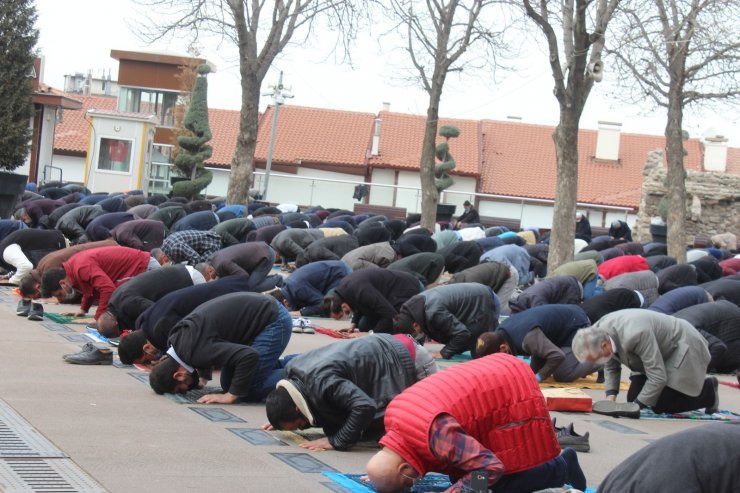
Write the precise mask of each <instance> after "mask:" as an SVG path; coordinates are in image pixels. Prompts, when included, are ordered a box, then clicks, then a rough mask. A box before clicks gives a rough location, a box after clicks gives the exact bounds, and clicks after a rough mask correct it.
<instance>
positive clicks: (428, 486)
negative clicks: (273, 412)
mask: <svg viewBox="0 0 740 493" xmlns="http://www.w3.org/2000/svg"><path fill="white" fill-rule="evenodd" d="M321 474H323V475H324V476H326V477H327V478H329V479H331V480H332V481H334V482H335V483H338V484H340V485H341V486H342V487H343V488H344V489H345V490H346V491H349V492H350V493H373V492H374V491H375V489H374V488H373V486H372V484H371V483H368V482H364V481H362V479H361V478H362V477H363V476H364V474H341V473H336V472H327V471H324V472H322V473H321ZM449 487H450V480H449V478H448V477H447V476H446V475H444V474H427V475H426V476H424V477H423V478H421V479H420V480H419V482H417V483H416V484H415V485H414V487H413V488H412V489H411V490H408V491H412V492H419V493H421V492H427V491H444V490H446V489H447V488H449ZM584 493H596V490H595V489H593V488H586V491H585V492H584Z"/></svg>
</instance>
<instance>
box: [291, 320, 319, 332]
mask: <svg viewBox="0 0 740 493" xmlns="http://www.w3.org/2000/svg"><path fill="white" fill-rule="evenodd" d="M293 333H294V334H314V333H315V331H314V330H313V328H312V327H311V321H310V320H309V319H307V318H304V317H298V318H294V319H293Z"/></svg>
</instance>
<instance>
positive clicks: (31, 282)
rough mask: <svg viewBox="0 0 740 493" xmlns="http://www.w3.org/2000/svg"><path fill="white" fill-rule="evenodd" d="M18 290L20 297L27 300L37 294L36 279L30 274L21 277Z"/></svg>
mask: <svg viewBox="0 0 740 493" xmlns="http://www.w3.org/2000/svg"><path fill="white" fill-rule="evenodd" d="M18 288H19V289H20V292H21V296H25V297H27V298H31V297H32V296H35V295H37V294H39V288H38V287H36V278H35V277H34V276H33V274H31V273H30V272H29V273H28V274H26V275H25V276H23V278H22V279H21V282H20V283H19V284H18Z"/></svg>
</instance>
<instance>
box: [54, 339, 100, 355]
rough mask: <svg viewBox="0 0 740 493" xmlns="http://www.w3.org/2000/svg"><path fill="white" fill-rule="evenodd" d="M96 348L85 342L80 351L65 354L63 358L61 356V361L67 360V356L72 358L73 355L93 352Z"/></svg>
mask: <svg viewBox="0 0 740 493" xmlns="http://www.w3.org/2000/svg"><path fill="white" fill-rule="evenodd" d="M96 349H97V348H96V347H95V345H94V344H93V343H92V342H86V343H85V345H84V346H82V347H81V348H80V350H79V351H78V352H76V353H67V354H65V355H64V356H62V359H67V357H68V356H74V355H75V354H80V353H88V352H90V351H95V350H96Z"/></svg>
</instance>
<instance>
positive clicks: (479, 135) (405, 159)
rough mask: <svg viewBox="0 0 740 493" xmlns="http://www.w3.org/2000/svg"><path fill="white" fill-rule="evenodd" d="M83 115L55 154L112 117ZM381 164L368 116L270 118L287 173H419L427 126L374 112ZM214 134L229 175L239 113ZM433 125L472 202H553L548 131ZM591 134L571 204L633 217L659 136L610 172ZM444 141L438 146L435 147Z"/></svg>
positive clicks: (219, 113) (582, 140) (69, 123)
mask: <svg viewBox="0 0 740 493" xmlns="http://www.w3.org/2000/svg"><path fill="white" fill-rule="evenodd" d="M74 97H75V98H76V99H79V100H80V101H82V102H83V109H82V110H79V111H66V112H65V113H64V122H63V123H62V124H60V125H58V126H57V132H56V136H55V139H54V150H55V151H56V152H62V153H71V154H77V155H84V154H85V152H86V150H87V138H88V133H89V125H88V124H87V122H86V121H85V120H84V115H85V112H86V111H87V110H88V109H90V108H96V109H101V110H114V109H115V108H116V98H112V97H101V96H79V95H74ZM272 110H273V108H272V107H268V109H267V111H266V112H265V113H264V114H263V115H262V117H261V118H260V122H259V130H258V140H257V148H256V151H255V160H256V161H258V162H264V161H265V160H266V158H267V149H268V146H269V139H270V130H271V126H272V116H273V113H272ZM378 117H379V118H380V120H381V129H380V145H379V155H378V156H373V157H370V158H367V153H368V151H369V149H370V146H371V143H372V133H373V128H374V124H375V123H374V122H375V119H376V116H375V115H373V114H372V113H358V112H351V111H338V110H329V109H320V108H306V107H300V106H290V105H287V106H282V107H281V108H280V113H279V115H278V128H277V131H276V132H277V133H276V138H277V139H276V142H275V149H274V152H273V162H274V163H283V164H288V165H294V164H295V163H296V162H297V161H301V162H302V163H303V165H304V166H305V165H308V166H311V165H312V164H313V165H328V166H336V167H337V169H342V168H343V169H362V168H364V167H365V166H366V165H369V166H373V167H386V168H394V169H401V170H418V169H419V159H420V155H421V143H422V138H423V132H424V123H425V117H424V116H419V115H406V114H401V113H391V112H381V113H380V114H379V115H378ZM209 123H210V126H211V131H212V132H213V140H211V145H212V146H213V156H212V157H211V159H210V160H209V161H208V162H207V164H208V165H209V166H214V167H219V168H228V167H229V166H230V165H231V160H232V157H233V153H234V149H235V148H236V137H237V134H238V132H239V112H238V111H234V110H219V109H209ZM441 125H455V126H457V127H458V128H460V131H461V133H460V137H458V138H456V139H452V140H451V142H450V149H451V153H452V155H453V156H454V157H455V160H456V161H457V168H456V169H455V174H459V175H468V176H480V181H479V185H478V190H477V191H478V192H481V193H489V194H495V195H504V196H513V197H530V198H541V199H553V198H554V196H555V146H554V143H553V140H552V132H553V130H554V128H553V127H549V126H544V125H532V124H526V123H521V122H508V121H492V120H483V121H480V122H479V121H475V120H453V119H446V118H441V119H440V126H441ZM597 135H598V133H597V131H595V130H581V131H580V133H579V190H578V201H579V202H587V203H597V204H605V205H616V206H627V207H635V208H637V207H639V203H640V188H641V186H642V172H643V166H644V163H645V160H646V158H647V154H648V153H649V152H650V151H652V150H654V149H660V148H663V147H664V138H663V137H662V136H652V135H637V134H628V133H623V134H621V136H620V148H619V156H620V159H619V161H617V162H610V161H598V160H596V159H594V154H595V150H596V139H597ZM440 141H442V138H441V137H438V138H437V142H440ZM684 147H685V148H686V150H687V151H688V155H687V156H686V159H685V166H686V169H688V170H696V171H701V170H702V159H703V151H702V145H701V143H700V141H699V140H697V139H690V140H688V141H686V142H685V143H684ZM727 172H728V173H731V174H736V175H740V149H738V148H730V149H728V155H727Z"/></svg>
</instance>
